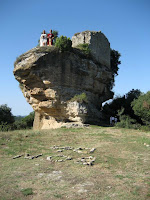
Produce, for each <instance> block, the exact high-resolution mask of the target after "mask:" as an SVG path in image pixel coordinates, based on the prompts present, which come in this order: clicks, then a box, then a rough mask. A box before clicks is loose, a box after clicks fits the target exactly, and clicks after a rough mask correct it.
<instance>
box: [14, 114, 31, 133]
mask: <svg viewBox="0 0 150 200" xmlns="http://www.w3.org/2000/svg"><path fill="white" fill-rule="evenodd" d="M33 121H34V111H33V112H31V113H30V114H29V115H28V116H26V117H24V118H22V119H20V120H16V121H15V123H14V128H15V129H17V130H21V129H29V128H32V127H33Z"/></svg>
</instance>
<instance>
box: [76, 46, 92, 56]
mask: <svg viewBox="0 0 150 200" xmlns="http://www.w3.org/2000/svg"><path fill="white" fill-rule="evenodd" d="M76 48H77V49H80V50H81V51H83V53H84V54H86V55H90V52H91V50H90V48H89V44H87V43H85V44H78V45H77V46H76Z"/></svg>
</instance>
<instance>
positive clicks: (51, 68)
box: [14, 47, 113, 129]
mask: <svg viewBox="0 0 150 200" xmlns="http://www.w3.org/2000/svg"><path fill="white" fill-rule="evenodd" d="M14 75H15V78H16V79H17V80H18V81H19V82H20V83H21V85H22V92H23V94H24V96H25V98H26V100H27V102H28V103H29V104H31V106H32V107H33V109H34V110H35V120H34V129H49V128H57V127H61V126H65V123H68V122H77V123H97V122H99V121H100V120H101V112H100V109H101V104H102V103H103V102H104V101H106V100H108V99H110V98H112V96H113V93H112V92H111V91H110V90H109V84H110V81H111V80H112V72H111V71H110V68H109V67H108V66H106V65H103V64H102V63H100V62H99V64H98V63H97V62H95V61H93V59H92V58H91V59H89V58H87V56H85V55H84V54H83V53H81V52H80V51H78V50H76V49H73V50H72V52H60V51H59V50H58V49H57V48H55V47H36V48H33V49H31V50H30V51H28V52H26V53H25V54H23V55H21V56H20V57H19V58H18V59H17V61H16V62H15V68H14ZM82 94H84V97H85V96H86V99H84V98H83V99H82V98H81V97H82Z"/></svg>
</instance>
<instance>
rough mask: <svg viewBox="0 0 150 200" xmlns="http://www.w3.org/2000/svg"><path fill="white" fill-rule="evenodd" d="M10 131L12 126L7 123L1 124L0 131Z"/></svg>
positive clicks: (12, 128)
mask: <svg viewBox="0 0 150 200" xmlns="http://www.w3.org/2000/svg"><path fill="white" fill-rule="evenodd" d="M12 130H14V125H13V124H8V123H7V122H1V124H0V131H2V132H6V131H12Z"/></svg>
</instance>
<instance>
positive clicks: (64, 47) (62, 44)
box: [55, 35, 72, 52]
mask: <svg viewBox="0 0 150 200" xmlns="http://www.w3.org/2000/svg"><path fill="white" fill-rule="evenodd" d="M55 46H56V47H58V48H59V49H60V50H61V51H62V52H64V51H70V50H71V49H72V41H71V40H70V38H67V37H66V36H63V35H62V36H60V37H59V38H56V43H55Z"/></svg>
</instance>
